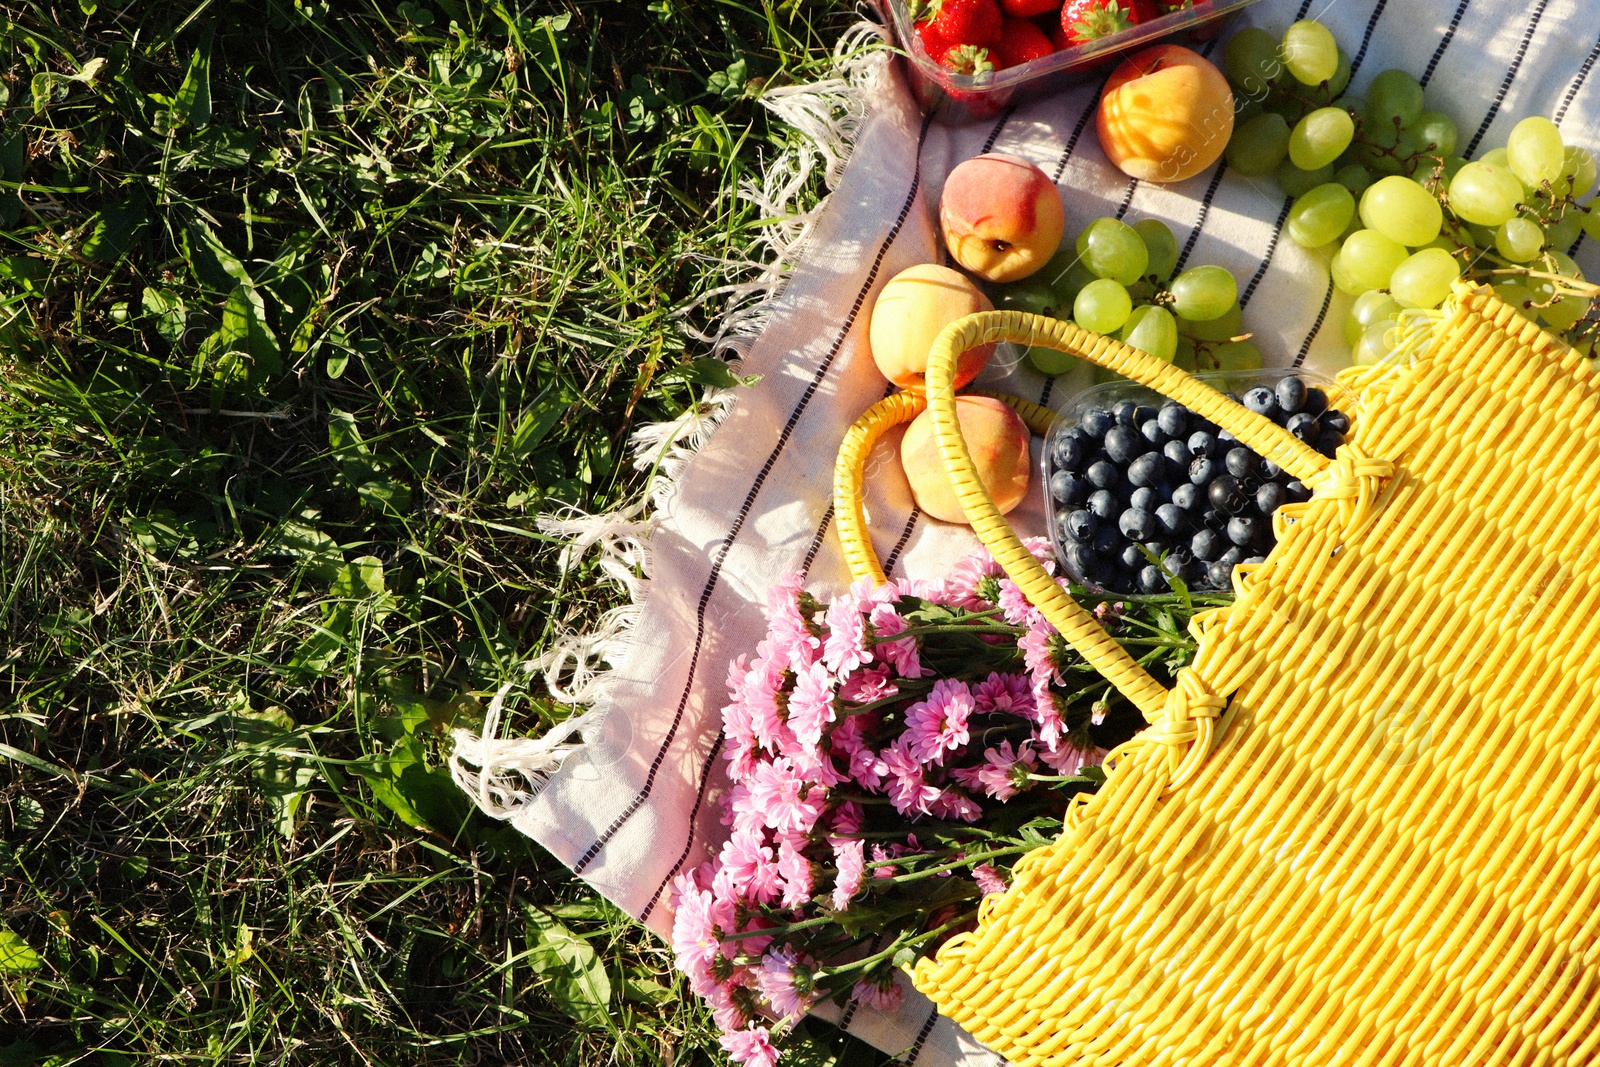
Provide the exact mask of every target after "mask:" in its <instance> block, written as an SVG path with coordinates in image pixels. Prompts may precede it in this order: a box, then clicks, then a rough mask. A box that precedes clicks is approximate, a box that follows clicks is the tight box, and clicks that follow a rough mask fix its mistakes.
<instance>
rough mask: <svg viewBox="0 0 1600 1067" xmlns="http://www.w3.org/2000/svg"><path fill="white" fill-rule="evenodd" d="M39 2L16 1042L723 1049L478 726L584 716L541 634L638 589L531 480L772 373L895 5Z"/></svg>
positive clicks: (18, 168)
mask: <svg viewBox="0 0 1600 1067" xmlns="http://www.w3.org/2000/svg"><path fill="white" fill-rule="evenodd" d="M0 16H3V21H0V42H3V46H4V47H3V51H0V633H3V635H4V639H3V643H0V909H3V910H0V1065H34V1064H46V1063H48V1064H69V1063H89V1064H105V1065H107V1067H118V1065H123V1064H134V1063H138V1064H146V1063H167V1062H183V1063H215V1064H224V1063H225V1064H256V1063H262V1064H267V1063H271V1064H313V1063H315V1064H319V1065H320V1064H363V1065H377V1064H435V1063H439V1064H443V1063H476V1064H501V1063H508V1064H509V1063H516V1064H544V1063H561V1064H600V1063H610V1062H618V1063H658V1062H661V1063H669V1062H671V1063H690V1062H700V1063H712V1062H721V1054H720V1053H719V1052H717V1051H716V1044H715V1040H714V1030H713V1028H712V1026H711V1025H710V1021H709V1018H708V1017H707V1015H706V1014H705V1013H704V1011H703V1010H702V1009H701V1007H700V1006H699V1005H698V1004H697V1003H695V1002H694V1000H693V998H692V997H691V996H690V995H689V994H688V993H687V991H686V989H685V988H684V986H683V985H682V983H680V982H677V981H676V980H675V979H674V978H673V976H672V975H671V972H670V969H669V959H668V955H667V953H666V952H665V951H664V949H663V946H662V945H661V944H660V943H659V942H657V941H655V940H654V939H653V938H651V937H650V936H649V935H647V934H645V933H643V932H642V931H641V930H640V929H639V928H638V927H636V926H634V925H632V924H631V923H630V922H629V921H628V920H627V919H626V917H625V916H623V915H621V914H620V913H618V912H617V911H616V910H615V909H613V908H611V907H610V906H609V905H607V904H605V903H604V902H603V901H601V900H600V899H598V898H597V897H595V896H594V895H593V894H592V893H590V892H588V891H587V889H586V888H585V887H584V886H583V885H582V884H581V883H580V882H578V881H576V880H575V879H573V878H572V877H571V876H570V875H569V874H568V873H567V872H566V871H565V870H564V868H562V867H561V865H560V864H558V863H556V862H555V861H554V860H553V859H551V858H550V857H549V856H548V855H546V854H544V853H542V852H541V851H540V850H539V849H537V848H536V847H534V846H532V845H531V844H529V843H528V842H526V841H525V840H524V839H523V838H522V837H520V835H518V834H517V833H516V832H515V831H513V830H511V829H510V828H508V827H504V826H502V825H500V824H498V823H495V822H493V821H491V820H488V819H486V818H484V817H482V816H480V815H478V814H476V813H475V812H473V811H471V810H470V808H469V806H468V804H467V802H466V801H465V800H464V799H463V798H462V797H461V795H460V794H459V793H458V792H457V791H456V790H455V789H454V787H453V786H452V784H451V783H450V780H449V776H448V774H447V772H446V771H445V770H444V769H443V766H442V753H443V748H442V739H443V736H444V732H445V731H446V729H447V728H449V727H450V726H453V725H466V726H472V725H474V724H475V723H476V722H478V721H481V716H482V704H483V702H484V701H485V700H486V699H487V695H488V694H491V693H493V692H495V691H496V690H497V689H498V688H499V687H500V686H501V685H502V684H504V683H506V682H508V681H510V682H514V683H515V684H514V685H513V688H512V691H511V699H510V704H509V705H508V709H509V710H510V711H511V712H512V715H513V725H514V728H516V729H518V730H521V731H525V732H536V731H539V730H541V729H543V728H545V727H547V726H549V725H551V724H552V723H554V722H556V721H558V720H559V719H560V718H562V717H563V716H565V715H566V714H567V710H566V709H564V708H561V707H559V706H557V705H555V704H553V703H552V702H551V701H549V700H548V699H547V698H545V697H544V696H543V695H542V694H541V693H540V692H539V691H538V689H537V688H534V687H532V686H531V684H530V683H529V682H528V680H527V678H526V676H525V675H523V674H522V672H521V671H520V669H519V664H521V663H522V662H524V661H525V660H526V659H528V658H529V657H530V656H532V655H535V654H537V653H538V652H539V651H540V650H541V649H542V648H543V647H545V645H546V644H547V643H548V642H549V641H550V639H551V637H552V635H553V634H554V633H555V632H557V630H558V629H560V628H574V627H577V628H581V627H582V626H584V625H585V623H586V622H587V621H592V620H593V619H595V618H596V617H597V616H598V615H599V614H600V613H601V612H603V611H604V610H605V609H607V608H609V607H612V606H614V602H615V594H613V593H611V592H608V591H607V589H606V587H605V586H604V585H603V584H602V583H600V582H599V581H598V580H597V579H598V575H596V574H593V573H589V572H586V571H583V570H579V571H577V572H576V573H573V574H569V575H566V576H562V575H561V573H560V571H559V568H558V567H557V565H556V558H557V554H558V552H559V548H560V546H559V545H557V544H554V543H552V542H551V541H550V540H549V539H548V538H546V537H544V536H542V535H541V534H540V533H539V532H538V531H537V528H536V521H535V520H536V518H537V516H538V515H539V514H541V513H546V512H553V511H556V510H559V509H561V508H563V507H564V506H566V505H576V506H577V507H580V508H583V509H585V510H587V511H599V510H604V509H608V508H611V507H613V506H616V505H617V504H619V503H621V502H625V501H627V500H630V499H633V498H634V496H635V495H636V494H637V493H638V492H639V490H640V481H639V479H640V476H639V475H637V474H635V473H634V472H633V471H632V470H631V468H629V467H628V465H627V464H625V463H624V462H622V460H623V455H622V451H623V447H624V443H625V441H626V438H627V435H628V433H629V432H630V430H631V429H633V428H634V427H636V426H638V425H639V424H640V423H642V422H646V421H654V420H659V419H665V418H672V417H675V416H677V415H679V414H681V413H683V412H684V411H686V410H687V409H689V408H690V407H691V406H692V405H695V404H698V403H700V402H701V399H702V397H703V393H704V390H705V388H706V387H708V386H712V385H720V384H724V383H726V382H727V381H728V380H729V376H728V372H727V369H726V367H725V366H724V365H723V364H722V363H721V362H720V361H719V360H717V359H715V358H714V357H713V355H712V354H711V353H710V352H709V351H708V350H707V348H706V347H705V346H704V345H702V344H698V343H695V342H692V341H690V340H689V337H690V334H689V332H688V328H689V327H694V328H698V329H704V328H706V327H707V326H708V325H709V323H710V321H711V317H712V316H714V315H715V314H716V311H717V306H716V305H715V303H711V304H708V305H705V306H698V299H699V298H701V297H703V296H704V294H706V293H708V292H709V291H710V290H712V289H714V288H716V287H717V286H719V285H721V284H723V283H724V282H725V281H726V280H727V278H726V277H725V271H724V268H723V267H722V265H721V264H722V263H723V262H724V261H725V260H727V259H730V258H735V259H736V258H739V257H742V256H748V255H752V254H754V252H755V250H756V249H757V248H758V236H759V229H760V227H761V225H762V224H763V222H764V221H767V220H763V219H762V218H760V217H759V216H758V214H757V212H756V210H755V209H754V208H752V207H751V206H750V205H748V204H747V203H745V202H743V201H741V200H740V199H738V197H737V196H736V192H737V189H738V185H739V182H740V181H741V180H742V179H745V178H746V177H748V176H750V175H752V174H753V173H755V172H757V171H759V169H760V168H761V167H762V166H763V162H764V160H767V159H770V158H772V157H773V156H774V155H775V154H776V153H778V152H780V151H781V150H782V149H783V147H784V143H785V138H786V137H788V136H790V134H789V133H788V132H786V131H785V130H784V129H782V128H780V127H778V126H777V125H776V124H775V123H772V122H769V121H768V120H767V119H766V118H765V116H764V113H763V110H762V108H761V107H760V105H759V102H758V100H759V97H760V95H761V93H762V92H763V91H764V89H765V88H767V87H771V86H774V85H778V84H782V83H785V82H789V81H796V80H806V79H809V78H812V77H816V76H818V75H819V74H821V73H823V72H824V68H825V64H826V59H827V56H828V53H829V51H830V49H831V46H832V43H833V41H834V40H835V39H836V38H837V37H838V35H839V33H840V32H842V30H843V29H844V28H845V27H846V26H847V25H848V23H849V22H850V21H851V20H852V19H853V18H854V12H853V11H852V10H851V9H850V5H848V4H846V3H844V2H843V0H825V2H819V0H812V2H808V3H805V4H800V3H795V2H790V3H788V4H785V5H779V4H775V3H773V2H771V0H757V2H748V3H746V2H735V0H701V2H699V3H693V4H691V3H688V2H687V0H654V2H650V3H648V4H646V3H618V2H613V0H563V2H559V3H529V4H524V5H521V6H518V5H516V4H513V3H509V2H507V3H488V2H483V0H405V2H401V3H398V4H394V5H390V4H377V3H373V2H371V0H367V2H355V0H352V2H350V3H332V2H323V0H253V2H243V0H182V2H175V0H121V2H113V0H99V2H98V3H96V2H95V0H78V2H75V3H69V2H66V0H54V2H51V3H44V2H34V3H19V2H5V3H0ZM820 193H821V190H820V189H819V188H812V189H810V190H809V191H808V193H807V194H806V199H807V200H808V201H814V200H815V198H816V197H817V196H818V195H820ZM691 307H693V308H694V310H686V309H689V308H691ZM793 1047H794V1048H795V1049H796V1057H795V1058H796V1060H797V1061H799V1062H802V1063H804V1062H812V1063H817V1064H823V1063H836V1062H838V1063H843V1062H857V1063H872V1062H878V1060H879V1057H877V1055H876V1054H875V1053H871V1052H870V1051H869V1050H866V1049H865V1047H864V1046H861V1045H859V1044H857V1043H855V1042H853V1041H851V1040H849V1039H846V1038H844V1037H842V1036H841V1035H839V1034H837V1033H836V1032H833V1031H828V1030H827V1028H825V1027H813V1028H812V1029H811V1030H808V1031H805V1032H803V1033H802V1034H801V1035H799V1040H798V1041H796V1042H794V1043H793Z"/></svg>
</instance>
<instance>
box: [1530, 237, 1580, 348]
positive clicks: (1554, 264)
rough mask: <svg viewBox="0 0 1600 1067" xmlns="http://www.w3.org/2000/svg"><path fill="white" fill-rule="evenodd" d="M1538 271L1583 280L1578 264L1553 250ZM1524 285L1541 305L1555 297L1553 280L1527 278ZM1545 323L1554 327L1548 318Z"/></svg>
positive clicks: (1573, 298) (1569, 257) (1566, 298)
mask: <svg viewBox="0 0 1600 1067" xmlns="http://www.w3.org/2000/svg"><path fill="white" fill-rule="evenodd" d="M1540 269H1542V270H1544V271H1553V272H1554V273H1556V274H1560V275H1563V276H1564V277H1567V278H1573V279H1576V280H1578V281H1582V280H1583V271H1582V270H1580V269H1579V268H1578V264H1576V263H1575V262H1573V260H1572V257H1571V256H1569V255H1567V254H1566V253H1565V252H1558V251H1554V250H1552V251H1550V252H1547V253H1546V254H1545V259H1544V261H1543V263H1542V265H1541V267H1540ZM1526 284H1527V286H1528V288H1530V289H1532V290H1533V298H1534V299H1535V300H1537V301H1538V302H1539V303H1541V304H1543V303H1546V302H1548V301H1550V300H1553V299H1555V297H1556V293H1557V290H1556V285H1557V284H1558V283H1557V282H1556V281H1555V280H1554V279H1551V278H1529V279H1528V280H1527V283H1526ZM1562 299H1563V300H1581V298H1579V297H1575V296H1574V297H1563V298H1562ZM1541 314H1542V313H1541ZM1579 314H1580V315H1581V314H1582V312H1581V311H1580V312H1579ZM1545 321H1546V322H1549V323H1550V324H1551V325H1555V322H1554V320H1552V319H1550V318H1549V317H1548V316H1546V317H1545ZM1574 321H1576V320H1574ZM1559 329H1566V327H1565V326H1562V327H1559Z"/></svg>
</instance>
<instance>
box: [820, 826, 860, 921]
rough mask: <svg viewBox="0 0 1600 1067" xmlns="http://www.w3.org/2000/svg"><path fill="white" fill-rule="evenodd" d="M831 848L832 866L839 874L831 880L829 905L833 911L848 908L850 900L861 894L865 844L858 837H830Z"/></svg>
mask: <svg viewBox="0 0 1600 1067" xmlns="http://www.w3.org/2000/svg"><path fill="white" fill-rule="evenodd" d="M828 844H830V845H832V846H833V865H834V866H835V867H836V868H837V869H838V871H839V873H838V875H837V876H836V877H835V878H834V880H833V896H832V898H831V900H830V903H831V904H832V905H833V907H834V910H835V911H843V910H844V909H845V908H847V907H849V906H850V898H851V897H853V896H855V895H856V894H857V893H859V892H861V882H862V880H863V879H864V878H865V877H866V872H867V853H866V844H865V843H864V842H863V841H862V840H861V839H860V838H858V837H856V838H851V837H830V838H828Z"/></svg>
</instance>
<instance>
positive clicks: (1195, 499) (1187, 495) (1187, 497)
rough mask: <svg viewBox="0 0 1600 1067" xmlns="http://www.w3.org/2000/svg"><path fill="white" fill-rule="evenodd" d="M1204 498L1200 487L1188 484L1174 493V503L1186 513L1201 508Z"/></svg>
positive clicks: (1179, 487)
mask: <svg viewBox="0 0 1600 1067" xmlns="http://www.w3.org/2000/svg"><path fill="white" fill-rule="evenodd" d="M1202 496H1203V494H1202V492H1201V490H1200V487H1199V486H1198V485H1195V484H1193V483H1192V482H1186V483H1184V484H1183V485H1180V486H1178V488H1176V489H1174V490H1173V491H1172V502H1173V503H1174V504H1176V505H1177V506H1178V507H1180V508H1182V509H1183V510H1184V511H1194V510H1195V509H1197V508H1199V507H1200V501H1201V497H1202Z"/></svg>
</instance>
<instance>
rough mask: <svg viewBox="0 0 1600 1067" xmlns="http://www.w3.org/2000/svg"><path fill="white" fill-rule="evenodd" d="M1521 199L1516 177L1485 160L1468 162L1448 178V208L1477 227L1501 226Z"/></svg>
mask: <svg viewBox="0 0 1600 1067" xmlns="http://www.w3.org/2000/svg"><path fill="white" fill-rule="evenodd" d="M1521 202H1522V182H1521V181H1519V180H1518V179H1517V176H1516V175H1515V174H1513V173H1511V172H1510V171H1509V170H1504V169H1502V168H1500V167H1496V166H1493V165H1492V164H1489V163H1487V162H1482V161H1480V162H1473V163H1468V164H1466V165H1465V166H1463V167H1462V168H1461V169H1460V170H1459V171H1457V172H1456V176H1455V177H1454V178H1452V179H1450V209H1451V210H1452V211H1454V212H1455V213H1456V215H1457V216H1459V217H1460V218H1462V219H1465V220H1466V221H1467V222H1473V223H1477V224H1478V225H1479V226H1498V225H1500V224H1501V223H1502V222H1504V221H1506V220H1507V219H1509V218H1511V217H1512V216H1513V215H1515V214H1516V213H1517V205H1518V204H1520V203H1521Z"/></svg>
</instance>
